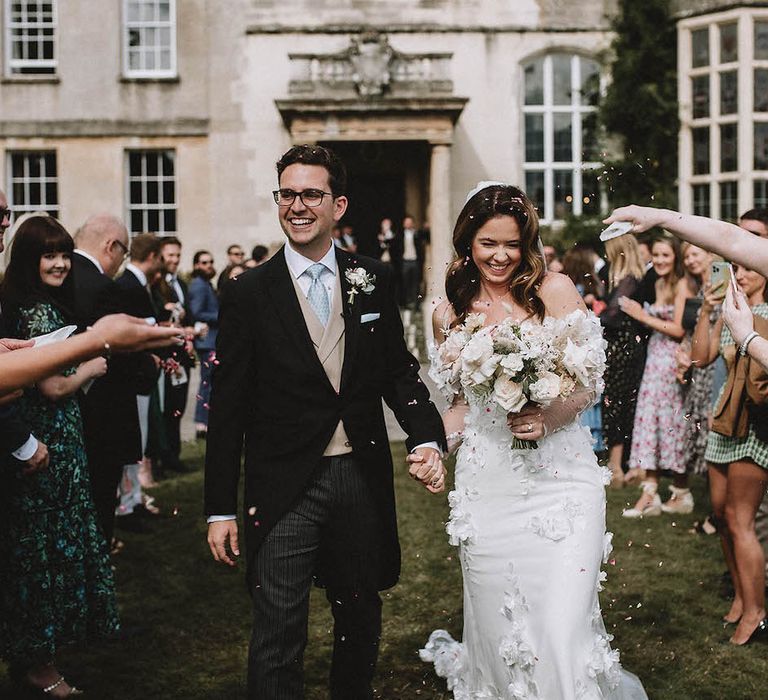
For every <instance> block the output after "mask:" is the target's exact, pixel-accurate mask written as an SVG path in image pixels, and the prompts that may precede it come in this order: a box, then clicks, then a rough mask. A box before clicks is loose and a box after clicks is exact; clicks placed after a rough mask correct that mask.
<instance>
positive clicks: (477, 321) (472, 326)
mask: <svg viewBox="0 0 768 700" xmlns="http://www.w3.org/2000/svg"><path fill="white" fill-rule="evenodd" d="M484 323H485V314H469V315H468V316H467V318H466V319H465V321H464V328H466V329H467V330H468V331H469V332H470V333H472V332H473V331H476V330H479V329H480V328H482V327H483V324H484Z"/></svg>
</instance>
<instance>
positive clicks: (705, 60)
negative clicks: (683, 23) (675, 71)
mask: <svg viewBox="0 0 768 700" xmlns="http://www.w3.org/2000/svg"><path fill="white" fill-rule="evenodd" d="M691 49H692V53H693V67H694V68H698V67H699V66H708V65H709V29H697V30H696V31H695V32H691Z"/></svg>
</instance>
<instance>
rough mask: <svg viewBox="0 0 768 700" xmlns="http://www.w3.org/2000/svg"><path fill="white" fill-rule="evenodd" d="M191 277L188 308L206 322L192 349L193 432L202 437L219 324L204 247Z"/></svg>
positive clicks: (210, 262) (208, 257) (196, 318)
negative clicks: (196, 376) (195, 381)
mask: <svg viewBox="0 0 768 700" xmlns="http://www.w3.org/2000/svg"><path fill="white" fill-rule="evenodd" d="M192 264H193V266H194V270H193V271H192V280H191V281H190V283H189V308H190V310H191V311H192V320H193V321H194V322H195V323H205V324H206V325H207V326H208V332H207V333H206V334H205V335H204V336H200V337H198V338H196V339H195V350H197V356H198V359H199V361H200V388H199V390H198V392H197V403H196V404H195V434H196V436H197V437H198V438H204V437H205V436H206V434H207V432H208V402H209V400H210V395H211V371H212V370H213V362H214V357H215V349H216V336H217V332H218V327H219V298H218V296H217V295H216V291H215V290H214V289H213V285H212V284H211V280H212V279H213V277H214V275H215V274H216V270H215V268H214V267H213V256H212V255H211V254H210V253H209V252H208V251H207V250H198V251H197V252H196V253H195V255H194V257H193V259H192Z"/></svg>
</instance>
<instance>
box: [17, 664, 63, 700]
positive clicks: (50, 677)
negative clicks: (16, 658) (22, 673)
mask: <svg viewBox="0 0 768 700" xmlns="http://www.w3.org/2000/svg"><path fill="white" fill-rule="evenodd" d="M61 677H62V676H61V673H59V671H58V670H57V668H56V667H55V666H54V665H53V661H49V662H48V663H46V664H38V665H36V666H32V668H30V669H29V670H28V671H27V682H28V683H29V684H30V685H31V686H32V687H34V688H40V689H41V690H43V689H44V688H49V687H51V686H52V685H55V684H56V683H57V681H58V680H59V679H61ZM72 692H73V689H72V687H71V686H70V685H69V684H68V683H67V682H66V681H65V680H62V682H61V683H60V684H59V685H57V686H56V687H55V688H53V689H52V690H50V691H49V693H48V695H50V697H52V698H66V697H69V696H70V695H72Z"/></svg>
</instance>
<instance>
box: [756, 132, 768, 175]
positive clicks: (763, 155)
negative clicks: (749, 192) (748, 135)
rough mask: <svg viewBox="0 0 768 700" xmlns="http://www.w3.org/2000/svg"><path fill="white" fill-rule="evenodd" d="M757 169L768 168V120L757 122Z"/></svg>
mask: <svg viewBox="0 0 768 700" xmlns="http://www.w3.org/2000/svg"><path fill="white" fill-rule="evenodd" d="M755 170H768V122H755Z"/></svg>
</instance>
